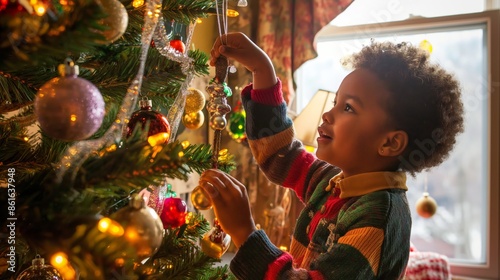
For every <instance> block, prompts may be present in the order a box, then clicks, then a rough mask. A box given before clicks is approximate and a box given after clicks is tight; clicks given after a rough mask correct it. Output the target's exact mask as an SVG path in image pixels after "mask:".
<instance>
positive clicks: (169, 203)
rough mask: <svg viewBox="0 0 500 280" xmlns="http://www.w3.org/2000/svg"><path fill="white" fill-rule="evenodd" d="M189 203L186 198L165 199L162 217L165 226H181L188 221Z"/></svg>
mask: <svg viewBox="0 0 500 280" xmlns="http://www.w3.org/2000/svg"><path fill="white" fill-rule="evenodd" d="M186 213H187V205H186V202H184V200H182V199H180V198H177V197H168V198H165V200H164V201H163V209H162V211H161V215H160V219H161V221H162V223H163V228H168V227H174V228H175V227H180V226H182V225H183V224H185V223H186Z"/></svg>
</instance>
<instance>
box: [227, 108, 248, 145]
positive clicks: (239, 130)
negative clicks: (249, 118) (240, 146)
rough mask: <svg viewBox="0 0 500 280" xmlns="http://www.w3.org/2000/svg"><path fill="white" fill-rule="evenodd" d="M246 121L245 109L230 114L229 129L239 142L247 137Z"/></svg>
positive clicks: (234, 138)
mask: <svg viewBox="0 0 500 280" xmlns="http://www.w3.org/2000/svg"><path fill="white" fill-rule="evenodd" d="M245 122H246V112H245V110H236V111H234V112H233V113H232V114H231V115H230V116H229V125H228V126H227V130H228V132H229V135H230V136H231V138H232V139H233V140H235V141H236V142H238V143H240V142H241V141H243V140H245V139H246V130H245Z"/></svg>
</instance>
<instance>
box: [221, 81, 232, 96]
mask: <svg viewBox="0 0 500 280" xmlns="http://www.w3.org/2000/svg"><path fill="white" fill-rule="evenodd" d="M223 85H224V93H225V94H226V97H230V96H231V95H233V92H232V91H231V88H230V87H228V86H227V84H226V83H223Z"/></svg>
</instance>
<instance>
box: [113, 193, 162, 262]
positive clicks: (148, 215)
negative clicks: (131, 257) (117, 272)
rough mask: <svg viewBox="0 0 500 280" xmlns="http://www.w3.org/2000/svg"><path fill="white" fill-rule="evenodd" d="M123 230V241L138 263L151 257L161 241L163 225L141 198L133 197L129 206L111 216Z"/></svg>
mask: <svg viewBox="0 0 500 280" xmlns="http://www.w3.org/2000/svg"><path fill="white" fill-rule="evenodd" d="M110 218H112V219H113V220H115V221H117V222H118V223H120V225H121V226H122V227H123V229H124V235H123V236H124V237H125V239H126V240H127V241H128V242H129V243H130V244H131V245H132V246H133V247H134V248H135V250H136V252H137V258H138V259H137V260H136V261H138V262H140V261H142V260H144V259H146V258H148V257H150V256H152V255H153V254H154V253H156V251H158V249H159V248H160V245H161V243H162V241H163V234H164V230H163V224H162V222H161V219H160V217H159V216H158V214H157V213H156V212H155V210H154V209H152V208H150V207H148V206H146V203H145V201H144V199H143V198H142V196H140V195H133V196H132V197H131V199H130V202H129V205H128V206H125V207H123V208H122V209H120V210H118V211H116V212H115V213H113V214H112V215H111V217H110Z"/></svg>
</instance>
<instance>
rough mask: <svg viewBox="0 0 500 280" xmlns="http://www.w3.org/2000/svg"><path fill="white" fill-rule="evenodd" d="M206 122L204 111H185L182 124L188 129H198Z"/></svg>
mask: <svg viewBox="0 0 500 280" xmlns="http://www.w3.org/2000/svg"><path fill="white" fill-rule="evenodd" d="M204 122H205V115H204V114H203V112H202V111H198V112H194V113H189V114H188V113H185V114H184V115H183V116H182V124H184V126H185V127H186V128H188V129H193V130H194V129H198V128H200V127H201V126H202V125H203V123H204Z"/></svg>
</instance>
